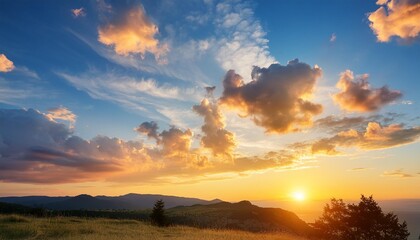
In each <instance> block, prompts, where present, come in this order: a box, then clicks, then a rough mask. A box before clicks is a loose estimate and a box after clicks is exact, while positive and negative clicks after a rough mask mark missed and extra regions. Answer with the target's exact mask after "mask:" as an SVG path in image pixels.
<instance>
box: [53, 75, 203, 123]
mask: <svg viewBox="0 0 420 240" xmlns="http://www.w3.org/2000/svg"><path fill="white" fill-rule="evenodd" d="M57 75H58V76H60V77H62V78H64V79H65V80H67V81H68V82H69V83H70V84H72V85H73V86H74V87H76V88H77V89H79V90H83V91H85V92H87V93H88V94H89V95H90V96H91V97H92V98H95V99H103V100H107V101H111V102H114V103H117V104H119V105H122V106H124V107H126V108H130V109H134V110H136V111H141V112H146V113H147V114H148V115H149V117H152V118H162V115H163V117H164V118H165V120H169V121H170V120H171V119H170V117H171V116H168V115H165V114H164V113H165V112H164V111H163V109H165V108H166V107H170V109H172V110H173V109H177V110H182V109H183V108H185V109H188V107H186V106H185V102H190V103H191V104H193V102H196V101H199V100H200V99H201V98H202V90H199V88H197V87H185V88H181V87H177V86H172V85H170V84H168V83H163V84H158V82H157V81H156V80H154V79H144V78H137V77H131V76H128V75H121V74H117V73H115V72H113V71H109V72H105V73H101V72H99V71H96V70H92V71H90V72H87V73H85V74H82V75H79V76H75V75H70V74H67V73H57Z"/></svg>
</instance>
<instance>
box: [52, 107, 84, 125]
mask: <svg viewBox="0 0 420 240" xmlns="http://www.w3.org/2000/svg"><path fill="white" fill-rule="evenodd" d="M45 116H46V117H47V118H49V119H50V120H52V121H55V120H64V121H68V122H70V124H71V125H73V124H74V123H75V122H76V118H77V116H76V114H74V113H73V112H72V111H70V110H69V109H67V108H65V107H57V108H51V109H48V113H47V114H45Z"/></svg>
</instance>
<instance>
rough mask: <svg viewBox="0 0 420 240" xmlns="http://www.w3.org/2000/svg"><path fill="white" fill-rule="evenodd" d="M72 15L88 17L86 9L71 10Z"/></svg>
mask: <svg viewBox="0 0 420 240" xmlns="http://www.w3.org/2000/svg"><path fill="white" fill-rule="evenodd" d="M71 13H72V14H73V16H74V17H83V16H86V11H85V9H84V8H82V7H81V8H75V9H72V10H71Z"/></svg>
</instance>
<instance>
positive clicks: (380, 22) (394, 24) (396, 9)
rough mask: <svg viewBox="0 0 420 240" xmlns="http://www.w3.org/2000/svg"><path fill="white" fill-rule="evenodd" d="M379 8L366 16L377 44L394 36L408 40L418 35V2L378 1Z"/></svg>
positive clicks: (405, 0)
mask: <svg viewBox="0 0 420 240" xmlns="http://www.w3.org/2000/svg"><path fill="white" fill-rule="evenodd" d="M376 4H377V5H380V7H379V8H378V9H377V10H376V11H374V12H371V13H369V14H368V19H369V21H370V28H371V29H372V30H373V32H374V33H375V35H376V37H377V38H378V41H379V42H388V41H390V39H391V37H393V36H396V37H400V38H402V39H405V40H408V39H413V38H415V37H417V36H418V35H419V33H420V22H419V19H420V1H418V0H379V1H377V2H376Z"/></svg>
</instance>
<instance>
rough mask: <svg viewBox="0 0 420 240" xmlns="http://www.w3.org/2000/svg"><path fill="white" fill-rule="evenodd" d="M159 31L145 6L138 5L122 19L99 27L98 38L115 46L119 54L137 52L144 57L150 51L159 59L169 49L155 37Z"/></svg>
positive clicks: (108, 44)
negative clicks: (147, 13) (148, 15)
mask: <svg viewBox="0 0 420 240" xmlns="http://www.w3.org/2000/svg"><path fill="white" fill-rule="evenodd" d="M158 32H159V30H158V27H157V26H156V25H155V24H154V23H152V22H151V21H150V20H149V18H148V17H147V15H146V12H145V11H144V9H143V7H136V8H134V9H131V10H129V11H128V12H127V13H125V15H124V16H122V19H121V20H119V21H116V22H113V23H110V24H107V25H105V26H101V27H99V29H98V33H99V37H98V40H99V42H101V43H103V44H105V45H107V46H113V47H114V50H115V52H116V53H117V54H119V55H124V56H126V55H128V54H131V53H134V54H135V53H137V54H140V55H141V56H142V57H143V58H144V56H145V54H146V53H147V52H148V53H151V54H153V55H154V56H155V58H156V59H158V60H159V59H160V57H162V56H164V55H165V54H166V53H167V52H168V50H169V49H168V46H167V45H166V44H160V43H159V40H157V39H156V38H155V35H156V34H158Z"/></svg>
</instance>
